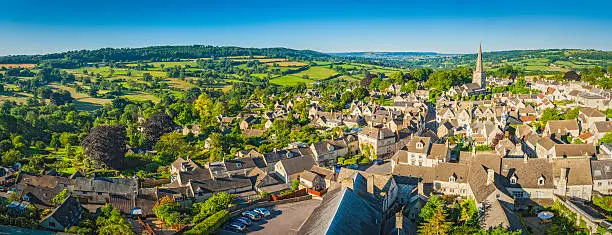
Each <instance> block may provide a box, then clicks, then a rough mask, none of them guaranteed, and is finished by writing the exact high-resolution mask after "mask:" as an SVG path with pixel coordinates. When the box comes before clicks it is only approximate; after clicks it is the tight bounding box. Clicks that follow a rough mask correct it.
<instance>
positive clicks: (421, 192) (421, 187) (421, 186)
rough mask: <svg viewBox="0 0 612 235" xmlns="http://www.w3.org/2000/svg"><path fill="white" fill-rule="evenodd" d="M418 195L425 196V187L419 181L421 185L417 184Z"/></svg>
mask: <svg viewBox="0 0 612 235" xmlns="http://www.w3.org/2000/svg"><path fill="white" fill-rule="evenodd" d="M417 193H418V194H419V195H423V196H424V195H425V187H424V185H423V182H422V181H419V183H418V184H417Z"/></svg>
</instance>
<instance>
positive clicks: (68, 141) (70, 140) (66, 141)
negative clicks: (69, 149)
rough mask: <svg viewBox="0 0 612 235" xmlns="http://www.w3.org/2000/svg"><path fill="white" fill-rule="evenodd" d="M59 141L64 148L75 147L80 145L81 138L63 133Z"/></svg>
mask: <svg viewBox="0 0 612 235" xmlns="http://www.w3.org/2000/svg"><path fill="white" fill-rule="evenodd" d="M59 141H60V143H61V144H62V145H63V146H75V145H77V144H79V137H78V136H77V135H76V134H72V133H69V132H63V133H62V134H61V135H60V137H59Z"/></svg>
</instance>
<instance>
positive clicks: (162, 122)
mask: <svg viewBox="0 0 612 235" xmlns="http://www.w3.org/2000/svg"><path fill="white" fill-rule="evenodd" d="M142 128H143V132H144V133H145V135H146V136H147V139H149V140H150V141H152V142H157V140H159V138H160V137H161V136H162V135H164V134H166V133H170V132H172V131H174V130H176V129H177V128H178V125H177V124H176V123H174V120H172V118H171V117H170V116H168V114H165V113H156V114H153V115H151V116H150V117H149V118H147V120H146V121H145V123H144V124H143V125H142Z"/></svg>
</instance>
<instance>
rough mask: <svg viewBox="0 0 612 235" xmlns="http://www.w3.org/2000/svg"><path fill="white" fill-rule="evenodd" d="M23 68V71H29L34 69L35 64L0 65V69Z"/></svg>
mask: <svg viewBox="0 0 612 235" xmlns="http://www.w3.org/2000/svg"><path fill="white" fill-rule="evenodd" d="M2 67H4V68H7V69H10V68H24V69H31V68H34V67H36V64H0V68H2Z"/></svg>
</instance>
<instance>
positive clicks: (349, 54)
mask: <svg viewBox="0 0 612 235" xmlns="http://www.w3.org/2000/svg"><path fill="white" fill-rule="evenodd" d="M329 54H330V55H333V56H340V57H365V58H405V57H422V56H447V54H440V53H437V52H411V51H400V52H338V53H329Z"/></svg>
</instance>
